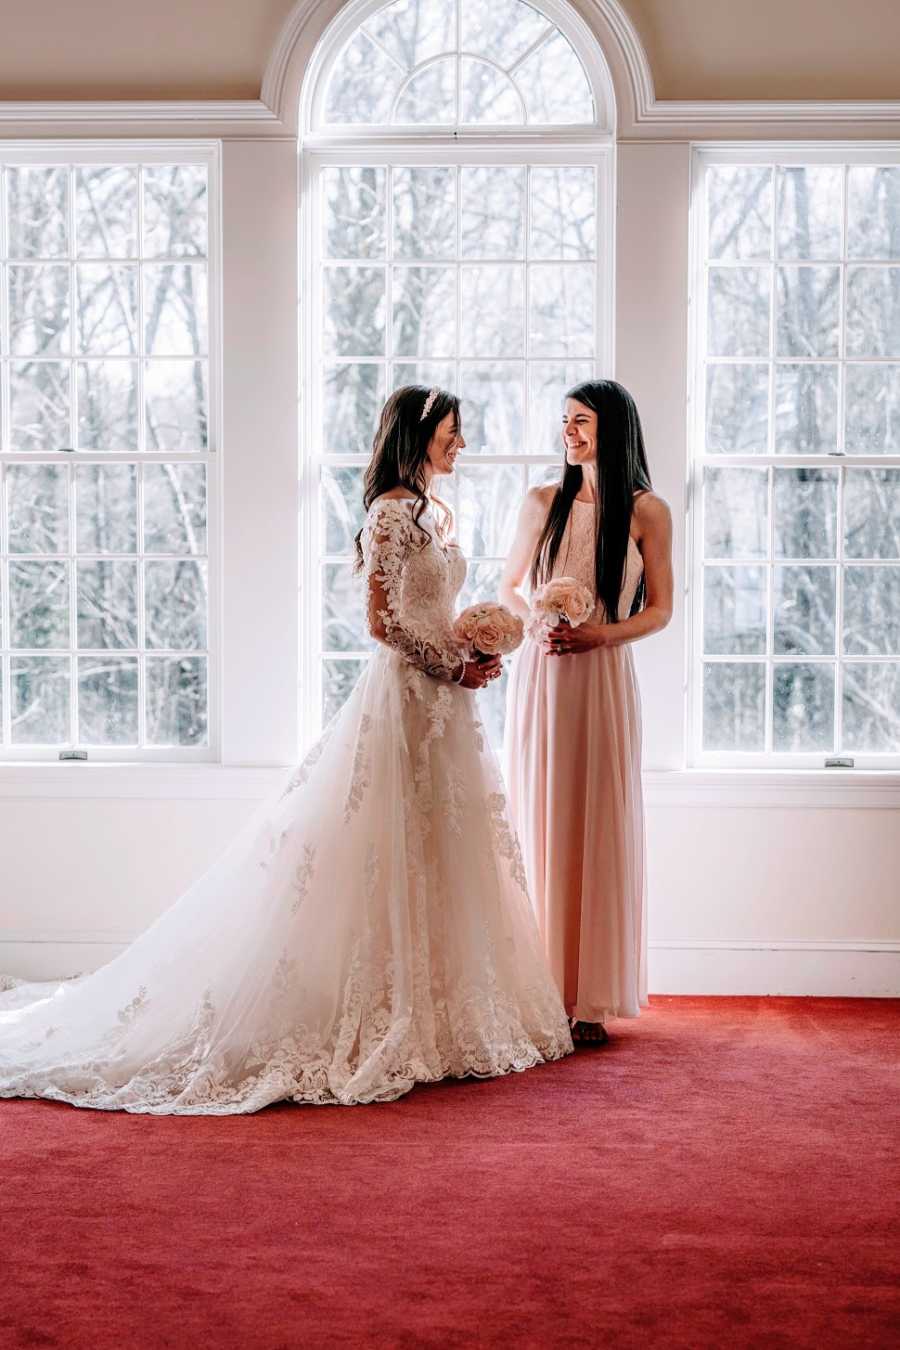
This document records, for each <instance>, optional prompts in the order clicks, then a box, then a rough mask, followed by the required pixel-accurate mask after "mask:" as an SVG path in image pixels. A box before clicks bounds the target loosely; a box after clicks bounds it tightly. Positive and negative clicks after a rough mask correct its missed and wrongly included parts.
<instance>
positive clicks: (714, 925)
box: [0, 5, 900, 995]
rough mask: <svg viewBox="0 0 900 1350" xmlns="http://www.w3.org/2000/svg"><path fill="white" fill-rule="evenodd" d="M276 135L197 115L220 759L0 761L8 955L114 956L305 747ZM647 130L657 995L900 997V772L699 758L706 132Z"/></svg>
mask: <svg viewBox="0 0 900 1350" xmlns="http://www.w3.org/2000/svg"><path fill="white" fill-rule="evenodd" d="M587 8H588V6H587V5H583V6H582V10H583V12H584V11H585V10H586V9H587ZM305 41H307V44H308V42H309V41H310V39H309V38H308V36H307V38H306V39H305ZM292 78H293V81H294V84H295V85H296V83H297V72H296V70H295V71H293V74H292ZM622 78H623V77H622V73H621V70H617V72H616V79H617V87H618V85H619V84H620V83H621V80H622ZM288 83H289V84H290V81H288ZM54 130H55V131H56V134H59V128H54ZM107 130H108V128H107ZM145 130H146V128H138V127H137V126H135V127H134V130H133V131H132V130H131V129H130V128H129V127H127V126H124V127H120V129H119V134H125V135H128V134H141V133H142V132H144V131H145ZM80 131H81V134H85V132H84V128H83V127H82V128H80ZM173 131H175V132H177V128H173V127H167V128H166V134H173ZM272 131H273V129H272V128H263V130H261V131H259V132H258V133H256V134H251V133H248V132H247V131H246V129H243V130H242V131H241V132H237V131H234V132H230V131H229V129H228V127H218V128H216V129H215V132H214V133H209V132H208V131H205V130H204V129H202V128H201V127H200V126H198V125H196V124H192V125H190V126H189V127H187V128H185V129H183V131H182V134H185V135H191V136H197V135H203V134H219V135H222V137H223V141H224V156H223V174H224V194H223V195H224V203H223V206H224V219H223V237H224V278H225V289H224V315H225V369H224V384H225V404H224V445H223V468H224V514H225V519H224V525H225V530H224V534H225V544H224V558H223V574H224V583H225V586H224V591H225V614H224V652H223V658H224V713H225V718H224V742H223V743H224V760H225V767H223V768H216V767H209V768H203V767H192V766H183V767H177V768H167V767H165V766H153V768H147V769H144V768H137V769H131V768H129V767H128V766H119V765H115V766H90V767H87V766H77V765H69V766H57V765H43V766H39V767H26V768H17V767H15V766H2V767H0V860H2V861H0V866H2V872H0V972H2V971H8V972H10V973H15V974H21V975H32V976H40V975H55V974H66V973H72V972H74V971H80V970H86V969H91V968H92V967H94V966H96V965H97V964H99V963H100V962H101V961H103V960H105V959H107V958H108V957H109V956H110V955H112V954H114V952H115V951H116V950H118V949H119V947H120V946H121V944H122V942H124V941H127V940H128V939H129V938H130V937H131V936H133V935H134V934H135V933H137V932H139V931H140V930H141V929H142V928H143V927H144V926H146V924H147V923H148V922H149V921H150V920H151V919H152V918H153V917H154V916H155V915H156V914H158V913H159V912H160V911H161V910H162V909H163V908H164V907H165V906H166V905H167V904H169V903H170V902H171V900H172V899H174V898H175V897H176V896H177V895H178V894H179V893H180V891H181V890H182V889H183V888H184V887H186V886H187V885H188V883H189V882H190V881H191V880H193V879H194V877H196V875H197V874H198V872H199V871H201V870H202V869H203V868H204V866H206V865H207V864H208V863H209V862H210V861H212V860H213V858H214V857H215V856H216V854H217V852H218V851H219V850H220V849H221V848H222V846H223V844H224V843H225V841H226V840H227V839H228V838H229V836H230V834H231V833H232V831H233V830H234V829H235V828H236V826H237V825H238V824H239V823H240V821H241V820H242V819H243V818H244V816H245V815H246V813H247V812H248V811H249V809H250V806H251V804H252V802H253V801H255V800H257V799H258V798H259V797H260V796H262V795H264V793H265V791H266V790H267V789H268V788H269V787H274V786H275V785H277V783H278V782H280V780H281V776H282V775H281V772H280V771H279V770H277V769H270V770H267V769H265V768H260V767H256V768H252V769H250V768H247V769H242V768H240V767H239V766H247V765H252V766H277V765H283V764H286V763H289V762H290V760H291V758H292V756H293V754H294V746H295V741H296V707H295V689H296V680H297V659H296V612H297V606H296V593H297V584H298V578H297V563H296V559H297V551H298V550H297V545H298V540H297V535H296V519H297V512H296V506H297V489H296V484H297V460H296V426H297V416H296V413H297V409H296V389H297V380H296V372H297V345H296V295H297V291H296V265H297V264H296V233H295V224H296V219H295V207H296V184H297V162H296V151H295V145H294V143H293V141H292V139H291V138H290V136H288V135H283V136H282V135H276V134H271V133H272ZM625 131H626V132H628V134H629V135H630V132H629V131H628V128H625ZM740 131H741V133H742V134H743V135H746V134H747V129H746V126H745V125H742V126H741V127H740ZM251 132H252V129H251ZM31 134H35V133H34V131H32V133H31ZM676 134H677V132H676V131H673V132H672V135H673V136H674V135H676ZM643 135H644V133H643V132H641V133H640V136H636V137H635V138H634V139H629V140H626V141H623V143H621V144H620V146H619V151H618V156H619V161H618V175H619V184H618V189H619V203H618V244H617V323H618V332H617V353H618V355H617V372H616V373H617V376H618V378H619V379H621V380H622V381H623V382H624V383H625V384H626V385H628V386H629V388H630V389H631V390H632V391H633V393H634V394H635V396H636V398H637V401H638V405H639V407H640V409H641V413H642V418H643V421H644V426H645V431H646V436H647V442H648V450H649V454H650V459H651V466H652V469H653V473H654V481H655V483H656V486H657V488H658V490H659V491H660V492H661V493H662V494H663V495H664V496H665V497H666V498H667V500H668V501H669V503H670V504H671V506H672V508H673V512H674V516H675V522H676V540H675V545H676V547H675V561H676V582H677V585H676V601H677V607H676V614H675V618H674V619H673V622H672V624H671V625H670V626H669V628H668V629H667V630H666V631H665V632H664V633H662V634H660V635H657V636H656V637H654V638H652V639H650V640H648V641H647V642H646V644H644V646H643V648H642V649H641V648H639V649H637V650H636V658H637V661H638V669H639V675H640V680H641V686H642V691H643V702H644V711H645V746H646V753H645V764H646V767H647V770H648V772H647V774H646V785H647V797H648V809H647V826H648V840H649V863H650V945H651V962H650V972H651V991H653V992H693V993H703V992H726V993H754V992H756V993H777V992H784V993H793V994H801V993H819V994H824V993H832V994H867V995H879V994H894V995H897V994H900V904H898V894H900V886H898V876H900V828H898V824H900V814H898V808H900V787H898V776H897V775H895V776H893V778H891V779H884V778H882V779H879V778H878V777H877V775H861V776H857V777H856V778H854V779H851V780H849V781H848V780H847V779H846V777H845V776H842V775H840V774H838V775H834V776H832V775H826V774H823V773H820V774H805V775H797V774H794V775H787V776H778V775H772V774H768V775H766V774H763V775H760V774H756V775H750V776H748V777H740V776H737V775H728V774H724V775H710V774H704V775H697V774H691V773H689V772H685V771H684V763H685V759H684V728H683V717H682V716H681V714H680V709H681V707H682V699H681V697H680V690H681V689H682V687H683V680H684V666H685V662H684V595H683V585H684V562H683V559H684V529H683V520H684V511H685V497H684V493H685V488H684V483H685V466H686V440H685V427H686V389H687V370H686V350H687V313H686V305H687V261H688V253H687V208H688V191H689V167H690V145H689V144H688V142H687V141H686V140H684V139H681V140H677V139H676V140H671V141H669V142H664V141H661V140H660V141H655V140H650V139H647V138H644V139H641V138H640V137H642V136H643ZM673 691H674V695H675V696H674V697H673ZM73 775H78V777H77V778H76V777H74V776H73Z"/></svg>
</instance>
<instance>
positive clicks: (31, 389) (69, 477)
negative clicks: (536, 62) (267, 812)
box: [0, 143, 218, 759]
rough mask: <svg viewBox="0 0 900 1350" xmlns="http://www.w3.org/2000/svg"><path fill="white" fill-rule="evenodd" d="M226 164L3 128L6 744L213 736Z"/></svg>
mask: <svg viewBox="0 0 900 1350" xmlns="http://www.w3.org/2000/svg"><path fill="white" fill-rule="evenodd" d="M215 163H216V161H215V158H214V150H213V149H212V148H209V147H190V148H186V147H179V148H174V147H166V148H165V149H163V148H161V147H149V146H139V147H138V146H128V145H127V144H125V143H122V145H121V146H116V147H115V148H114V149H113V148H112V147H108V146H107V147H103V148H100V147H86V146H67V147H65V148H60V147H53V148H50V147H41V146H37V145H35V146H28V147H25V148H21V147H9V148H7V150H6V151H4V148H3V146H2V145H0V297H2V298H0V475H2V494H0V709H2V713H0V751H2V753H3V754H4V755H5V756H6V757H7V758H10V757H11V758H23V757H25V758H50V757H53V758H55V757H56V756H57V755H58V754H59V753H60V751H66V750H71V749H83V750H85V751H87V753H88V755H89V757H90V758H91V759H93V758H107V759H110V758H164V759H170V758H182V757H187V758H192V757H194V758H208V757H209V756H210V753H211V750H212V747H211V745H210V725H211V717H210V687H211V685H210V675H209V669H208V667H209V652H210V645H211V643H210V617H209V616H210V604H209V581H210V578H209V574H208V558H209V552H210V550H209V533H208V516H209V502H210V500H211V498H212V497H213V495H214V484H213V482H212V460H211V458H210V451H211V450H212V449H213V446H214V435H215V432H214V431H212V432H211V429H210V398H209V352H210V338H209V334H210V313H209V308H210V307H209V303H208V294H209V274H208V265H209V257H210V248H209V235H210V228H209V227H210V213H209V202H210V200H211V199H213V200H214V197H213V196H212V194H211V192H210V189H211V188H213V187H215V184H214V183H213V182H211V173H212V171H213V170H214V167H215ZM212 318H213V322H214V324H216V323H217V320H218V313H217V309H216V308H215V306H213V314H212Z"/></svg>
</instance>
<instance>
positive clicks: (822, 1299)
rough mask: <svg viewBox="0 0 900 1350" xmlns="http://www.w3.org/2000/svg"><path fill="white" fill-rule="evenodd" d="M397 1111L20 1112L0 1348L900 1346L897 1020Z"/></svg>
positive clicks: (779, 1025) (652, 1052)
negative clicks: (220, 1114) (220, 1115)
mask: <svg viewBox="0 0 900 1350" xmlns="http://www.w3.org/2000/svg"><path fill="white" fill-rule="evenodd" d="M611 1030H612V1033H613V1038H614V1039H613V1041H612V1042H611V1044H610V1045H609V1046H607V1047H604V1048H603V1049H600V1050H590V1049H587V1050H580V1051H579V1052H578V1053H577V1054H576V1055H575V1056H573V1057H570V1058H569V1059H568V1060H566V1061H564V1062H562V1063H561V1064H557V1065H550V1066H547V1067H545V1068H541V1069H537V1070H533V1071H531V1072H530V1073H527V1074H522V1075H514V1076H512V1077H510V1078H506V1079H501V1080H497V1081H493V1082H471V1081H468V1082H462V1083H446V1084H437V1085H435V1086H432V1087H424V1088H417V1089H416V1090H415V1091H414V1092H413V1093H412V1094H410V1095H409V1096H407V1097H406V1098H404V1099H403V1100H402V1101H400V1102H396V1103H394V1104H392V1105H390V1106H373V1107H353V1108H350V1109H343V1108H334V1107H328V1108H314V1107H313V1108H310V1107H291V1106H276V1107H270V1108H269V1109H268V1110H266V1111H264V1112H261V1113H260V1114H258V1115H256V1116H240V1117H231V1118H226V1119H204V1118H200V1117H191V1118H180V1119H172V1118H168V1119H167V1118H153V1117H145V1116H127V1115H119V1114H106V1113H100V1112H91V1111H78V1110H74V1109H73V1108H72V1107H68V1106H62V1105H57V1104H55V1103H50V1102H20V1101H0V1155H2V1158H0V1161H2V1184H3V1204H2V1221H3V1238H2V1261H3V1266H4V1270H3V1281H2V1293H0V1346H2V1347H3V1350H14V1348H15V1350H18V1347H24V1346H29V1347H30V1346H40V1347H53V1346H77V1347H91V1350H112V1348H113V1347H115V1350H128V1348H129V1347H135V1350H137V1348H138V1347H140V1348H141V1350H143V1348H144V1347H176V1348H177V1350H181V1347H191V1348H192V1350H193V1347H229V1348H230V1347H242V1350H243V1348H246V1347H253V1348H254V1350H255V1348H256V1347H261V1348H262V1350H279V1348H280V1347H285V1348H287V1347H294V1346H303V1347H307V1346H310V1347H319V1346H332V1345H349V1346H375V1345H378V1346H391V1347H394V1346H397V1347H401V1346H494V1345H497V1346H499V1345H503V1346H505V1347H519V1346H527V1347H548V1346H589V1347H642V1348H644V1347H660V1346H662V1347H669V1346H673V1347H674V1346H682V1347H706V1346H710V1347H712V1346H715V1347H728V1348H729V1350H730V1348H731V1347H750V1346H753V1347H760V1348H761V1350H762V1348H763V1347H764V1348H765V1350H771V1348H773V1347H775V1348H776V1350H777V1347H784V1346H791V1347H793V1346H809V1347H816V1350H828V1348H829V1347H841V1350H844V1348H845V1347H854V1350H855V1348H856V1347H864V1346H871V1347H879V1350H880V1348H881V1347H885V1348H886V1347H888V1346H896V1345H897V1344H898V1343H900V1293H898V1277H900V1225H898V1213H900V1201H898V1196H900V1165H898V1058H900V1001H890V1000H867V999H860V1000H852V999H788V998H732V999H726V998H668V997H657V998H654V999H653V1000H652V1006H651V1008H650V1010H649V1011H648V1012H646V1013H645V1014H644V1015H643V1016H642V1017H641V1018H640V1020H639V1021H637V1022H616V1023H613V1024H612V1027H611Z"/></svg>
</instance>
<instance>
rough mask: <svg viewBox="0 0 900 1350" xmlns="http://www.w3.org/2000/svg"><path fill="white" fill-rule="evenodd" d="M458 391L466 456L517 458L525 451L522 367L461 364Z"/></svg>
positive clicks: (516, 365)
mask: <svg viewBox="0 0 900 1350" xmlns="http://www.w3.org/2000/svg"><path fill="white" fill-rule="evenodd" d="M459 390H460V399H461V412H462V432H463V436H464V438H465V442H466V451H465V453H466V454H467V455H471V454H476V455H477V454H479V453H481V452H484V453H486V454H495V455H518V454H521V453H522V451H523V450H524V448H525V446H524V436H525V406H524V405H525V389H524V382H523V379H522V367H521V366H520V365H518V364H515V365H509V366H500V365H498V366H490V365H485V366H481V365H477V366H475V365H461V366H460V369H459Z"/></svg>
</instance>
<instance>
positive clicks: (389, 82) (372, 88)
mask: <svg viewBox="0 0 900 1350" xmlns="http://www.w3.org/2000/svg"><path fill="white" fill-rule="evenodd" d="M403 77H404V71H403V68H402V67H398V66H397V65H396V64H395V63H394V61H392V60H391V58H390V57H389V56H387V55H385V53H384V52H383V51H381V49H380V48H379V47H376V46H375V44H374V43H373V42H370V41H369V39H368V38H367V37H366V35H365V33H364V32H360V33H357V34H356V35H355V36H354V37H352V38H351V39H350V41H349V42H348V43H347V45H346V47H345V48H344V50H343V51H342V52H341V55H340V57H339V58H338V60H337V61H336V62H335V64H334V66H333V67H332V71H331V75H330V77H329V80H328V89H327V91H326V95H325V121H326V122H346V123H356V122H380V123H381V124H382V125H385V124H387V123H389V122H390V120H391V110H392V109H393V106H394V99H395V98H396V96H397V92H398V90H399V88H400V85H401V83H402V81H403Z"/></svg>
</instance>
